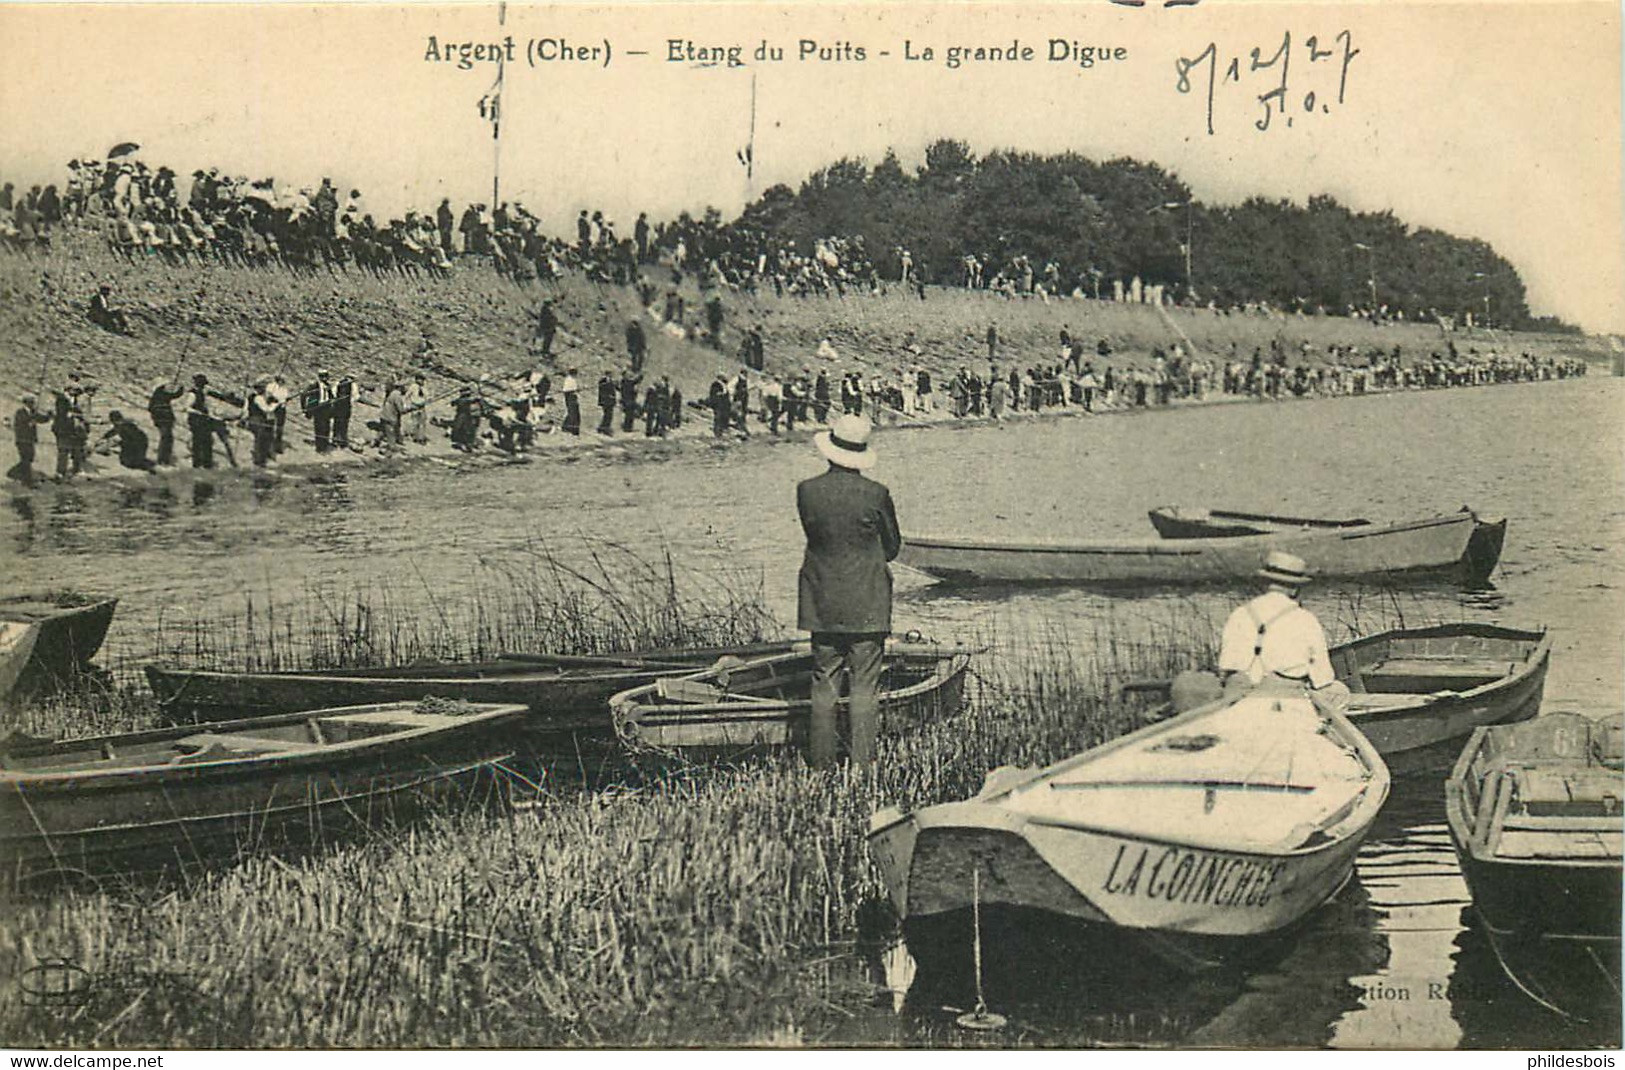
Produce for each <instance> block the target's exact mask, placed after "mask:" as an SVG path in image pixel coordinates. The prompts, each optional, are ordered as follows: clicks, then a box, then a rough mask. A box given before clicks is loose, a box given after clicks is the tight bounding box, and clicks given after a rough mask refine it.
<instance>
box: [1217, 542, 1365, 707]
mask: <svg viewBox="0 0 1625 1070" xmlns="http://www.w3.org/2000/svg"><path fill="white" fill-rule="evenodd" d="M1258 576H1259V578H1260V579H1262V580H1264V581H1265V583H1267V584H1268V589H1267V590H1266V591H1265V592H1264V593H1263V594H1261V595H1259V596H1258V597H1257V598H1254V599H1253V600H1252V601H1250V602H1247V603H1245V604H1244V605H1242V606H1241V607H1239V608H1238V609H1237V610H1236V611H1235V612H1233V613H1231V614H1230V619H1229V620H1227V621H1226V622H1225V625H1224V637H1223V639H1222V641H1221V643H1220V646H1219V674H1220V676H1221V677H1222V678H1223V680H1224V688H1225V693H1226V694H1228V695H1236V694H1240V693H1243V692H1246V691H1251V690H1255V689H1265V690H1269V691H1280V692H1284V693H1291V694H1305V693H1307V694H1308V696H1309V698H1310V699H1311V700H1312V701H1313V702H1314V704H1315V707H1316V708H1317V709H1319V710H1321V711H1323V712H1324V711H1329V710H1337V711H1339V712H1341V711H1342V709H1343V708H1344V706H1346V705H1347V703H1348V695H1349V690H1348V687H1347V686H1345V685H1344V684H1343V683H1342V682H1340V681H1339V680H1338V679H1337V678H1336V676H1335V674H1334V673H1333V671H1332V663H1331V658H1330V656H1329V655H1328V654H1327V651H1326V633H1325V631H1324V630H1323V629H1322V628H1321V626H1320V621H1319V620H1317V619H1316V617H1315V615H1314V614H1313V613H1311V612H1309V611H1308V610H1307V609H1305V608H1303V606H1301V605H1299V604H1298V591H1299V590H1300V589H1301V588H1302V587H1303V585H1304V584H1306V583H1308V582H1309V579H1310V576H1309V570H1308V567H1307V566H1306V565H1305V564H1304V562H1303V559H1302V558H1301V557H1298V556H1297V555H1296V554H1289V553H1286V552H1285V551H1282V550H1271V551H1270V552H1269V554H1268V556H1266V557H1265V558H1264V567H1263V568H1261V569H1259V571H1258Z"/></svg>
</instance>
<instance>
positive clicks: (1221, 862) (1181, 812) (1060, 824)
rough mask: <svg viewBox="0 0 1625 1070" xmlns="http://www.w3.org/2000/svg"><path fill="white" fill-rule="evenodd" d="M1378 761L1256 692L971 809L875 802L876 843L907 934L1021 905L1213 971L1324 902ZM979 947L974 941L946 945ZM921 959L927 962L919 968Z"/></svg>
mask: <svg viewBox="0 0 1625 1070" xmlns="http://www.w3.org/2000/svg"><path fill="white" fill-rule="evenodd" d="M1388 787H1389V776H1388V770H1387V767H1386V766H1385V765H1384V764H1383V761H1382V759H1381V757H1380V756H1378V754H1377V753H1376V751H1375V750H1374V749H1373V748H1372V747H1371V745H1370V743H1369V742H1368V741H1367V740H1366V739H1365V737H1364V736H1362V735H1361V734H1360V733H1359V732H1358V731H1356V730H1355V729H1354V727H1353V726H1352V725H1350V724H1349V723H1348V721H1347V720H1346V719H1344V718H1341V717H1338V716H1336V715H1333V716H1331V717H1329V718H1323V717H1322V716H1321V715H1320V714H1318V713H1317V712H1316V711H1315V709H1314V707H1313V705H1312V704H1311V703H1310V702H1309V701H1308V700H1307V699H1305V698H1301V697H1297V696H1290V695H1265V694H1261V693H1257V692H1255V693H1253V694H1250V695H1247V696H1244V697H1242V698H1240V699H1236V700H1233V701H1221V702H1216V703H1210V704H1208V705H1205V706H1201V707H1198V708H1197V709H1194V710H1191V711H1189V712H1187V713H1184V714H1181V715H1180V716H1178V717H1176V718H1174V719H1173V720H1171V721H1165V722H1161V723H1158V724H1153V725H1149V726H1147V727H1145V728H1142V729H1140V730H1139V731H1136V732H1133V733H1130V734H1128V735H1126V736H1123V737H1121V738H1119V739H1116V740H1113V741H1111V742H1109V743H1106V744H1104V745H1102V746H1100V747H1096V748H1094V749H1093V750H1090V751H1086V752H1084V753H1083V754H1080V755H1076V756H1074V757H1072V758H1068V759H1066V760H1064V761H1062V762H1059V763H1057V764H1055V765H1052V766H1050V767H1048V768H1046V769H1043V770H1039V771H1036V772H1034V771H1024V770H1000V771H996V772H995V774H994V775H993V776H990V777H989V780H988V784H987V785H986V786H985V787H984V788H983V790H982V792H981V793H980V794H979V795H978V796H976V797H975V798H974V799H971V800H968V801H965V802H956V803H946V804H941V805H936V806H928V807H925V808H923V809H920V810H917V811H914V812H912V813H904V812H902V811H899V810H896V809H887V810H882V811H881V812H879V813H877V814H876V815H875V816H874V817H873V818H872V819H871V822H870V832H869V846H870V850H871V851H872V853H873V855H874V857H875V859H876V861H877V862H878V863H879V866H880V870H881V874H882V877H883V878H884V881H885V884H886V888H887V892H888V894H889V895H890V897H891V900H892V903H893V905H894V906H895V907H896V909H897V912H898V914H899V915H900V916H901V917H902V918H903V924H904V933H905V936H908V935H910V933H911V931H912V932H914V933H916V934H918V933H920V932H927V933H930V934H931V939H930V940H929V941H924V940H922V941H918V942H917V941H916V940H911V941H910V948H911V950H919V951H921V952H923V953H925V954H926V955H931V954H933V953H935V952H937V951H939V950H941V948H942V946H943V944H942V934H943V932H944V928H945V927H944V925H943V923H944V922H950V923H951V925H949V926H948V928H958V929H959V930H961V931H962V932H964V933H967V934H968V933H969V930H970V928H971V927H972V926H973V925H975V924H976V923H977V922H976V919H977V918H978V917H980V918H984V919H986V918H988V917H989V915H994V916H996V915H998V914H999V913H1001V912H1004V911H1025V912H1032V913H1036V914H1037V915H1039V916H1042V917H1047V918H1049V919H1050V923H1051V924H1052V925H1053V924H1056V923H1060V922H1064V923H1066V925H1067V926H1068V928H1069V930H1070V931H1072V932H1075V933H1076V932H1081V933H1082V934H1084V936H1085V938H1086V941H1087V942H1088V943H1089V944H1090V945H1092V946H1093V950H1094V952H1095V953H1098V956H1099V957H1098V959H1097V960H1096V961H1098V962H1100V963H1102V964H1107V963H1117V962H1123V961H1125V959H1124V957H1123V954H1122V952H1124V951H1125V948H1126V949H1127V951H1128V954H1129V956H1130V958H1132V957H1134V956H1137V955H1139V954H1140V953H1143V952H1150V953H1151V954H1153V955H1155V956H1157V957H1158V958H1160V959H1162V960H1164V961H1165V962H1168V963H1170V964H1172V965H1175V966H1177V967H1179V968H1181V969H1199V968H1203V967H1207V966H1213V965H1217V964H1220V963H1222V962H1225V961H1227V960H1229V959H1230V958H1232V957H1234V956H1237V955H1239V954H1241V953H1243V952H1244V951H1245V950H1246V949H1247V948H1248V947H1249V946H1255V945H1256V944H1257V942H1259V941H1260V940H1261V939H1262V938H1265V937H1268V936H1271V935H1273V934H1278V933H1281V932H1284V931H1287V930H1289V929H1290V928H1292V927H1293V926H1294V925H1295V924H1297V923H1298V922H1300V921H1302V920H1303V919H1304V918H1305V917H1307V916H1308V915H1309V914H1310V913H1311V912H1312V911H1313V910H1315V908H1317V907H1318V906H1320V905H1321V904H1322V903H1324V902H1325V901H1326V900H1327V899H1328V898H1330V897H1331V896H1332V895H1334V894H1335V893H1336V892H1337V890H1338V889H1339V888H1340V887H1341V886H1342V885H1343V883H1344V882H1345V881H1347V880H1348V879H1349V877H1350V875H1351V873H1352V872H1353V865H1354V856H1355V852H1356V851H1357V850H1358V848H1359V845H1360V842H1361V841H1362V840H1363V839H1364V837H1365V835H1366V833H1367V831H1368V830H1369V829H1370V827H1371V823H1372V821H1373V820H1375V818H1376V816H1377V812H1378V811H1379V810H1380V809H1381V807H1382V803H1383V800H1384V799H1386V798H1387V795H1388ZM953 943H954V944H955V945H956V946H958V947H960V948H969V947H970V946H971V941H970V936H969V935H966V937H965V939H963V940H959V941H953ZM922 965H923V963H922Z"/></svg>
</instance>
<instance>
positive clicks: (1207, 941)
mask: <svg viewBox="0 0 1625 1070" xmlns="http://www.w3.org/2000/svg"><path fill="white" fill-rule="evenodd" d="M1359 844H1360V841H1359V839H1358V838H1349V839H1347V840H1344V841H1340V842H1337V843H1335V844H1332V845H1329V846H1328V847H1327V848H1326V849H1325V850H1321V851H1314V852H1309V853H1304V854H1295V855H1288V856H1271V855H1257V854H1249V853H1245V852H1234V851H1222V850H1212V849H1208V848H1202V847H1193V846H1188V845H1182V844H1173V843H1166V842H1159V841H1156V840H1150V839H1143V838H1136V837H1129V836H1123V835H1118V834H1113V833H1108V832H1103V831H1095V830H1084V829H1076V828H1064V827H1058V826H1053V825H1045V824H1043V823H1041V822H1037V821H1032V820H1029V819H1024V818H1023V817H1022V815H1018V814H1013V813H1011V812H1010V811H1007V810H1004V809H1002V808H1000V807H996V806H989V805H986V804H980V803H975V802H968V803H949V804H945V805H943V806H934V807H928V808H926V809H924V810H921V811H918V812H917V813H915V814H912V815H909V817H907V818H905V819H904V820H903V821H902V822H900V823H899V824H898V825H895V826H893V827H892V828H890V829H886V830H883V831H880V832H878V833H876V834H875V835H873V836H871V838H870V850H871V852H872V853H873V855H874V857H875V859H876V861H877V863H878V864H879V866H880V869H881V872H882V874H883V876H884V878H885V882H886V886H887V888H888V890H889V892H890V894H891V896H892V905H893V906H894V907H895V908H896V909H897V911H898V914H899V915H900V916H901V917H903V918H905V919H909V920H910V921H911V922H913V921H914V920H915V919H929V918H940V919H942V920H941V921H939V922H938V924H939V925H946V926H949V927H952V926H953V925H954V924H955V922H954V920H953V919H955V918H957V919H959V920H960V921H962V920H963V919H964V917H965V916H967V915H968V914H969V913H970V912H971V911H972V910H973V900H977V899H979V901H980V903H981V904H982V906H984V907H1009V908H1021V909H1023V910H1027V911H1038V912H1041V913H1044V914H1048V915H1052V916H1058V917H1064V918H1067V919H1069V920H1070V921H1071V922H1073V923H1083V925H1082V931H1084V932H1088V930H1089V929H1090V928H1091V927H1092V928H1094V929H1098V930H1099V931H1098V932H1096V933H1095V934H1094V937H1093V938H1094V939H1095V940H1097V941H1099V942H1102V943H1106V944H1112V943H1120V944H1127V945H1130V946H1134V947H1138V948H1140V949H1143V950H1145V951H1148V952H1150V953H1152V954H1154V955H1156V956H1157V958H1158V959H1160V960H1162V961H1163V962H1164V963H1166V964H1167V965H1170V966H1172V967H1174V968H1176V969H1180V970H1201V969H1207V968H1213V967H1217V966H1220V965H1223V964H1224V963H1225V962H1227V961H1231V960H1233V959H1234V958H1235V957H1236V956H1237V955H1238V954H1239V953H1240V952H1241V951H1242V950H1243V949H1244V948H1245V947H1246V946H1247V945H1248V943H1249V942H1250V941H1254V940H1257V939H1259V938H1262V937H1266V936H1269V935H1271V934H1275V933H1279V932H1281V931H1283V930H1285V929H1287V928H1289V927H1290V926H1292V925H1293V924H1294V923H1296V922H1297V921H1299V920H1301V919H1302V918H1303V917H1305V916H1306V915H1307V914H1308V913H1310V912H1311V911H1313V910H1314V909H1315V908H1316V907H1318V906H1319V905H1320V904H1321V903H1324V902H1325V901H1326V900H1327V899H1329V898H1331V896H1332V895H1333V894H1335V893H1336V892H1337V890H1338V889H1339V888H1341V887H1342V885H1343V884H1344V883H1345V882H1346V881H1347V880H1348V879H1349V876H1350V874H1351V873H1352V872H1353V867H1354V856H1355V853H1356V852H1357V851H1358V849H1359ZM972 869H975V870H976V871H977V872H976V876H975V878H974V879H973V877H972V872H971V871H972ZM910 946H911V947H913V946H914V945H912V944H911V945H910Z"/></svg>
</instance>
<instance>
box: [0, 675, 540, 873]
mask: <svg viewBox="0 0 1625 1070" xmlns="http://www.w3.org/2000/svg"><path fill="white" fill-rule="evenodd" d="M524 713H525V709H524V707H523V706H469V707H463V706H460V705H459V704H456V703H444V702H435V703H423V704H420V705H419V706H413V705H409V704H397V705H372V706H354V707H349V708H344V709H330V710H316V711H313V712H308V713H299V714H286V715H281V716H276V717H259V718H253V719H251V720H243V721H230V722H224V723H221V724H217V725H210V726H208V728H207V729H206V730H202V731H200V730H199V729H198V728H196V727H187V728H166V729H159V730H155V731H148V732H136V733H131V734H127V735H117V736H101V737H94V738H85V739H70V740H64V741H60V742H54V743H53V742H46V741H41V740H27V739H19V738H18V737H16V736H12V737H9V738H8V739H6V740H4V741H0V879H5V880H11V881H19V880H29V879H32V878H35V877H40V876H43V875H47V874H52V873H73V872H83V873H90V874H98V873H102V872H104V871H106V870H107V869H109V868H110V867H114V866H120V867H122V866H132V867H136V868H152V867H154V866H164V865H173V864H177V863H179V864H185V863H189V862H192V861H195V860H200V859H202V858H207V857H213V856H215V855H216V854H217V853H219V852H221V851H223V850H234V849H246V848H248V847H251V846H253V845H254V844H255V843H258V842H269V841H275V840H281V839H286V838H305V837H309V836H312V835H314V836H320V835H322V834H324V833H325V832H328V831H337V830H339V829H342V828H346V827H353V826H355V825H357V824H359V823H365V822H366V821H368V820H369V819H371V818H375V817H385V816H389V814H390V813H391V812H392V811H393V800H394V799H395V797H397V796H401V795H402V794H403V793H417V792H421V791H423V790H425V789H428V788H431V787H439V786H444V785H445V784H446V783H448V782H452V781H456V780H460V779H463V778H465V777H467V776H469V775H471V774H472V773H474V772H476V771H477V770H479V769H480V768H481V767H483V766H486V765H489V764H490V763H491V762H493V761H496V760H500V759H501V758H502V757H503V756H504V755H505V753H506V748H507V745H508V743H509V739H508V737H509V736H511V735H512V733H513V732H514V731H515V728H516V725H517V723H518V722H519V720H520V719H521V718H522V717H523V716H524Z"/></svg>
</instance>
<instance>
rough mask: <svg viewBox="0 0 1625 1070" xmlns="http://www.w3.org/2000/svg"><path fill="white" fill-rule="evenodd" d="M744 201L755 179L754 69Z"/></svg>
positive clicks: (754, 70) (752, 73)
mask: <svg viewBox="0 0 1625 1070" xmlns="http://www.w3.org/2000/svg"><path fill="white" fill-rule="evenodd" d="M745 145H746V148H745V201H746V203H747V204H748V203H749V202H750V198H751V191H752V188H753V186H754V181H753V180H754V179H755V177H756V68H755V67H752V68H751V70H750V140H749V141H747V142H746V143H745Z"/></svg>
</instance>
